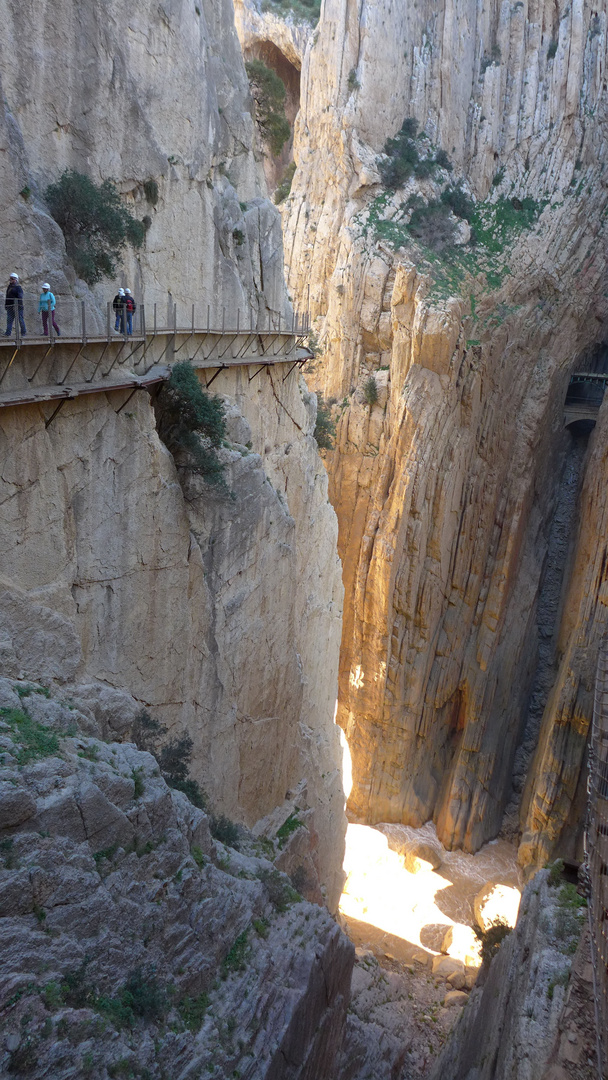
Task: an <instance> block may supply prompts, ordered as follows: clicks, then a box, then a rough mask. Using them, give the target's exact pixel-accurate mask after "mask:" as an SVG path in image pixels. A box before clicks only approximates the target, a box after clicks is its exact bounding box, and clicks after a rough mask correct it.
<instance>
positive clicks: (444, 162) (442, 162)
mask: <svg viewBox="0 0 608 1080" xmlns="http://www.w3.org/2000/svg"><path fill="white" fill-rule="evenodd" d="M435 164H436V165H438V166H439V168H440V169H445V170H446V171H447V172H451V171H452V168H453V166H452V162H451V161H450V159H449V157H448V155H447V154H446V152H445V150H438V151H437V153H436V154H435Z"/></svg>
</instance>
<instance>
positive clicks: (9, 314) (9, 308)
mask: <svg viewBox="0 0 608 1080" xmlns="http://www.w3.org/2000/svg"><path fill="white" fill-rule="evenodd" d="M4 307H5V308H6V332H5V334H4V336H5V337H10V336H11V334H12V332H13V323H14V321H15V315H16V314H17V313H18V314H19V326H20V327H21V336H22V337H25V319H24V318H23V289H22V288H21V285H20V284H19V275H18V274H11V276H10V278H9V279H8V287H7V290H6V299H5V301H4Z"/></svg>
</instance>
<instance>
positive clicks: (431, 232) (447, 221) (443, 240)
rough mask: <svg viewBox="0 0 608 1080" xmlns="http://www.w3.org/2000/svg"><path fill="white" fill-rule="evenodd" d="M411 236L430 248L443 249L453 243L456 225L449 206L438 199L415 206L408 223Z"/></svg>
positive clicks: (434, 249) (433, 249)
mask: <svg viewBox="0 0 608 1080" xmlns="http://www.w3.org/2000/svg"><path fill="white" fill-rule="evenodd" d="M408 229H409V231H410V233H411V234H412V236H415V237H416V239H417V240H420V241H421V243H423V244H425V245H426V247H428V248H431V250H432V251H443V250H444V249H445V248H447V247H450V246H451V245H452V244H453V243H454V238H455V235H456V225H455V222H454V221H453V219H452V217H451V214H450V207H449V206H446V204H445V203H444V202H441V201H440V200H439V199H432V200H431V201H430V202H429V203H428V204H427V205H426V206H419V207H417V208H416V209H415V210H414V212H413V214H412V216H411V218H410V220H409V224H408Z"/></svg>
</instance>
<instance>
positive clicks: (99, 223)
mask: <svg viewBox="0 0 608 1080" xmlns="http://www.w3.org/2000/svg"><path fill="white" fill-rule="evenodd" d="M46 201H47V204H48V207H49V210H50V212H51V214H52V216H53V217H54V218H55V221H56V222H57V224H58V225H59V228H60V229H61V231H62V233H63V235H64V237H65V246H66V250H67V253H68V258H69V259H70V260H71V262H72V264H73V266H74V269H75V271H76V273H77V274H78V275H79V277H81V278H83V279H84V281H86V282H87V283H88V284H89V285H94V284H95V283H96V282H97V281H101V279H102V278H103V277H113V275H114V274H115V272H116V264H117V262H118V261H119V259H120V256H121V254H122V252H123V250H124V248H125V247H126V245H127V243H130V244H133V246H134V247H140V245H141V244H142V243H143V240H144V236H145V233H146V230H145V226H144V225H143V223H142V222H141V221H138V220H137V219H136V218H134V217H133V215H132V214H131V213H130V212H129V210H128V209H127V207H126V206H125V205H124V203H123V201H122V199H121V197H120V193H119V192H118V190H117V188H116V185H115V183H114V182H113V181H112V180H104V181H103V183H102V184H94V183H93V181H92V180H91V179H90V178H89V177H88V176H85V175H84V173H79V172H76V170H75V169H68V170H66V172H64V173H63V175H62V176H61V177H60V178H59V180H58V181H57V183H56V184H50V185H49V187H47V189H46Z"/></svg>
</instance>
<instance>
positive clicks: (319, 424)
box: [314, 394, 336, 450]
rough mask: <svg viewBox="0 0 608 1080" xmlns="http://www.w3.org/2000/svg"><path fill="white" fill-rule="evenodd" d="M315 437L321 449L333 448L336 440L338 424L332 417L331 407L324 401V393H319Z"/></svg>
mask: <svg viewBox="0 0 608 1080" xmlns="http://www.w3.org/2000/svg"><path fill="white" fill-rule="evenodd" d="M314 437H315V439H316V440H317V446H318V447H319V450H333V448H334V443H335V440H336V425H335V423H334V421H333V420H332V418H331V408H330V406H329V404H327V403H326V402H325V401H323V396H322V394H317V421H316V423H315V430H314Z"/></svg>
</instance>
